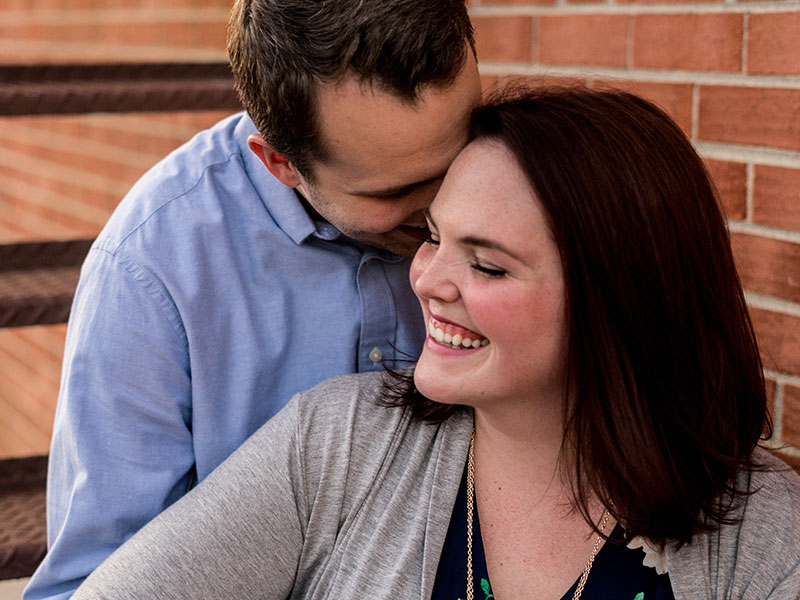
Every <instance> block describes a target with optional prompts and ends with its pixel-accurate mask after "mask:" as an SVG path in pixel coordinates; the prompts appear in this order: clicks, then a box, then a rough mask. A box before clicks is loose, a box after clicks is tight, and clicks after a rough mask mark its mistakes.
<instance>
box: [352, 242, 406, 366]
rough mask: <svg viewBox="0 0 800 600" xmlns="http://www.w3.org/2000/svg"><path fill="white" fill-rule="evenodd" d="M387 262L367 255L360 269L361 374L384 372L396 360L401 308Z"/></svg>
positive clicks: (365, 254)
mask: <svg viewBox="0 0 800 600" xmlns="http://www.w3.org/2000/svg"><path fill="white" fill-rule="evenodd" d="M385 260H387V259H385V258H382V257H379V256H377V255H376V254H374V253H372V252H365V253H364V254H363V255H362V257H361V261H360V263H359V266H358V294H359V297H360V299H361V331H360V335H359V340H358V357H357V369H358V371H359V372H363V371H380V370H381V369H382V368H383V366H382V365H383V362H384V361H387V362H388V364H389V365H390V366H391V361H392V360H394V347H393V346H394V344H395V342H396V337H397V308H396V306H395V300H394V297H393V296H392V291H391V286H390V285H389V281H388V279H387V272H386V269H385V268H384V264H383V263H384V261H385ZM397 260H398V261H399V260H401V259H399V258H398V259H397Z"/></svg>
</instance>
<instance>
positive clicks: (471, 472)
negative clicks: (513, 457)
mask: <svg viewBox="0 0 800 600" xmlns="http://www.w3.org/2000/svg"><path fill="white" fill-rule="evenodd" d="M474 453H475V429H474V428H473V429H472V437H471V438H470V440H469V455H468V458H467V600H475V591H474V589H473V584H472V580H473V575H472V512H473V511H474V509H475V460H474V458H473V457H474ZM609 516H610V515H609V513H608V511H605V512H604V513H603V518H602V520H601V521H600V527H599V531H600V533H601V534H602V533H603V531H604V530H605V528H606V525H607V524H608V519H609ZM602 543H603V538H602V536H600V535H598V536H597V539H596V540H595V541H594V548H592V553H591V554H590V555H589V562H587V563H586V566H585V567H584V568H583V573H581V577H580V579H579V580H578V587H576V588H575V594H574V595H573V596H572V600H578V599H579V598H580V597H581V594H583V588H584V586H585V585H586V580H587V579H588V578H589V571H591V570H592V565H593V564H594V559H595V556H597V552H598V551H599V550H600V545H601V544H602Z"/></svg>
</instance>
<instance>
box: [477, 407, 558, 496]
mask: <svg viewBox="0 0 800 600" xmlns="http://www.w3.org/2000/svg"><path fill="white" fill-rule="evenodd" d="M563 430H564V426H563V415H562V409H561V405H560V404H557V405H556V404H555V403H554V404H546V405H542V404H540V405H538V406H535V407H531V406H530V405H527V406H521V407H520V409H519V410H514V409H513V407H509V406H508V405H506V406H504V407H502V408H500V407H498V409H496V410H495V409H493V407H488V408H476V409H475V460H476V464H483V465H485V468H486V469H487V470H489V469H490V470H491V472H494V473H497V474H498V475H500V474H501V472H502V473H503V474H504V476H503V479H506V478H508V479H509V480H515V481H525V482H530V483H531V485H533V486H534V487H536V488H539V489H542V490H543V489H544V488H550V489H551V491H555V490H554V489H552V488H553V486H555V489H562V488H563V487H564V485H565V484H566V487H569V484H568V479H566V478H565V477H563V475H565V474H569V473H570V471H569V469H568V468H567V470H565V468H564V467H565V465H564V464H563V463H562V461H561V458H562V457H561V450H562V441H563Z"/></svg>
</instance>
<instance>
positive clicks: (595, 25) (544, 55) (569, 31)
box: [538, 15, 628, 67]
mask: <svg viewBox="0 0 800 600" xmlns="http://www.w3.org/2000/svg"><path fill="white" fill-rule="evenodd" d="M627 31H628V17H627V16H625V15H557V16H543V17H540V18H539V40H538V42H539V43H538V47H539V52H538V57H539V61H540V62H541V63H543V64H554V65H559V64H561V65H598V66H608V67H624V66H626V64H627V51H626V48H627Z"/></svg>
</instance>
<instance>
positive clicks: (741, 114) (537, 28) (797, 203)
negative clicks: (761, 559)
mask: <svg viewBox="0 0 800 600" xmlns="http://www.w3.org/2000/svg"><path fill="white" fill-rule="evenodd" d="M471 14H472V16H473V22H474V24H475V27H476V33H477V45H478V56H479V59H480V66H481V73H482V76H483V79H484V84H485V86H486V87H487V88H493V87H496V86H502V85H504V83H506V82H508V81H509V80H511V79H516V78H526V79H530V80H532V81H542V82H547V81H555V82H564V81H575V82H577V83H581V84H585V85H589V86H605V85H613V86H616V87H620V88H624V89H627V90H630V91H633V92H636V93H639V94H641V95H642V96H645V97H647V98H649V99H650V100H652V101H654V102H655V103H657V104H659V105H660V106H661V107H662V108H664V109H665V110H666V111H667V112H668V113H669V114H670V115H672V117H673V118H674V119H675V120H676V121H677V122H678V124H679V125H680V126H681V127H682V128H683V130H684V131H685V132H686V133H687V135H689V136H690V138H691V139H692V141H693V142H694V144H695V146H696V147H697V148H698V150H699V151H700V153H701V154H702V156H703V157H704V158H705V159H706V161H707V163H708V165H709V168H710V170H711V172H712V174H713V176H714V179H715V181H716V184H717V186H718V188H719V190H720V193H721V196H722V199H723V203H724V206H725V210H726V212H727V216H728V218H729V224H730V230H731V235H732V242H733V248H734V252H735V256H736V260H737V264H738V268H739V272H740V275H741V278H742V281H743V283H744V286H745V289H746V291H747V299H748V303H749V305H750V308H751V315H752V318H753V321H754V323H755V326H756V329H757V334H758V338H759V342H760V344H761V351H762V358H763V361H764V367H765V373H766V377H767V383H768V393H769V395H770V400H771V406H772V410H773V416H774V422H775V439H774V441H773V443H774V444H775V445H776V446H778V445H786V446H788V448H786V456H788V457H790V458H791V459H794V460H797V459H798V458H800V451H799V450H800V3H798V2H736V1H730V0H724V1H716V0H706V1H700V2H682V1H681V0H661V1H659V0H638V1H637V0H604V1H593V0H588V1H584V2H573V1H568V0H472V2H471Z"/></svg>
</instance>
